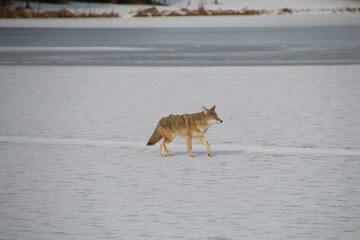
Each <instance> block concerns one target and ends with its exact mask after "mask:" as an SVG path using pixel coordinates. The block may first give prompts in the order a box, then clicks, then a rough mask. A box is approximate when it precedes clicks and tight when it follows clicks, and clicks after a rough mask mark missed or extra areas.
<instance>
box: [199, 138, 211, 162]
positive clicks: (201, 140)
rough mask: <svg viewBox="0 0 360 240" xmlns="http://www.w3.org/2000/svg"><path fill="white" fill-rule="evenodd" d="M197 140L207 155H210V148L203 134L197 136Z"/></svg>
mask: <svg viewBox="0 0 360 240" xmlns="http://www.w3.org/2000/svg"><path fill="white" fill-rule="evenodd" d="M198 140H199V141H200V142H201V143H202V144H203V145H204V146H205V147H206V149H207V153H208V155H209V157H211V155H212V153H211V149H210V145H209V143H208V142H207V141H206V140H205V137H204V136H198Z"/></svg>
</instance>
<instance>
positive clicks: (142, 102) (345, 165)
mask: <svg viewBox="0 0 360 240" xmlns="http://www.w3.org/2000/svg"><path fill="white" fill-rule="evenodd" d="M0 71H1V76H0V159H1V161H0V180H1V186H0V194H1V195H0V196H1V198H0V239H1V240H5V239H29V240H30V239H36V240H42V239H44V240H45V239H124V240H127V239H139V240H141V239H156V240H158V239H164V240H165V239H209V240H210V239H227V240H230V239H234V240H235V239H276V240H279V239H280V240H281V239H284V240H285V239H345V240H355V239H357V237H358V236H359V235H360V231H359V229H360V225H359V221H358V216H359V215H360V206H359V203H358V200H359V197H360V188H359V186H360V175H359V174H358V173H359V169H360V162H359V157H360V126H359V123H360V109H359V104H358V103H359V101H360V99H359V96H360V94H359V93H360V84H359V81H358V76H359V74H360V70H359V67H358V66H357V65H348V66H276V67H275V66H272V67H141V68H140V67H77V66H74V67H68V66H45V67H40V66H1V67H0ZM215 104H216V105H217V111H218V114H219V117H220V118H221V119H222V120H224V123H223V124H220V125H214V126H212V127H211V128H210V129H209V131H208V133H207V135H206V137H207V140H208V141H209V143H210V145H211V146H212V149H213V153H214V156H213V157H211V158H210V157H208V156H207V154H206V151H205V148H204V146H202V145H201V144H198V143H196V140H194V153H195V154H196V155H197V157H196V158H189V157H188V156H187V153H186V146H185V142H184V139H182V138H178V139H175V140H174V142H172V143H170V144H169V146H170V149H172V151H173V153H174V156H173V157H167V158H163V157H161V156H160V154H159V145H156V146H152V147H149V146H145V145H146V143H147V140H148V138H149V137H150V135H151V133H152V131H153V129H154V128H155V126H156V123H157V121H158V120H159V119H160V118H161V117H163V116H167V115H168V114H182V113H192V112H198V111H201V107H202V106H203V105H204V106H207V107H211V106H212V105H215Z"/></svg>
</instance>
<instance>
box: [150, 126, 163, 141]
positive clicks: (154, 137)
mask: <svg viewBox="0 0 360 240" xmlns="http://www.w3.org/2000/svg"><path fill="white" fill-rule="evenodd" d="M162 137H163V136H162V135H161V133H160V131H159V128H158V127H156V128H155V130H154V133H153V134H152V135H151V137H150V139H149V142H148V143H147V145H154V144H155V143H157V142H158V141H160V139H161V138H162Z"/></svg>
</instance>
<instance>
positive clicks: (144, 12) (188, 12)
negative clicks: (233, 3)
mask: <svg viewBox="0 0 360 240" xmlns="http://www.w3.org/2000/svg"><path fill="white" fill-rule="evenodd" d="M311 11H312V10H310V9H291V8H282V9H279V10H277V11H275V10H257V9H248V8H243V9H241V10H232V9H228V10H222V9H217V10H209V9H205V7H204V6H203V5H201V6H199V8H198V9H187V8H182V9H180V10H179V11H167V10H165V11H161V12H160V11H159V10H158V9H157V8H156V7H151V8H146V9H139V10H137V11H136V13H135V15H134V17H177V16H179V17H183V16H241V15H264V14H277V15H284V14H293V13H309V12H311ZM313 11H314V10H313ZM320 12H334V13H343V12H352V13H359V12H360V8H349V7H348V8H340V9H321V10H320Z"/></svg>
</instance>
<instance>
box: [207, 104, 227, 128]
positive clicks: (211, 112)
mask: <svg viewBox="0 0 360 240" xmlns="http://www.w3.org/2000/svg"><path fill="white" fill-rule="evenodd" d="M215 108H216V106H213V107H212V108H211V109H207V108H206V107H203V112H204V114H205V117H206V121H207V122H208V123H209V124H213V123H217V124H220V123H222V122H223V121H222V120H221V119H220V118H219V117H218V115H217V114H216V112H215Z"/></svg>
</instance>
